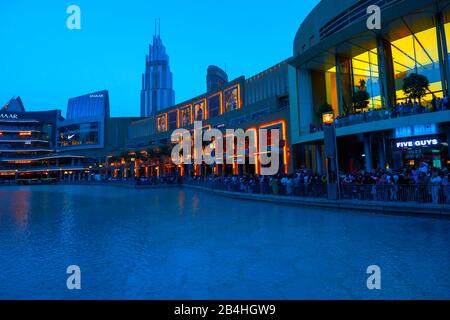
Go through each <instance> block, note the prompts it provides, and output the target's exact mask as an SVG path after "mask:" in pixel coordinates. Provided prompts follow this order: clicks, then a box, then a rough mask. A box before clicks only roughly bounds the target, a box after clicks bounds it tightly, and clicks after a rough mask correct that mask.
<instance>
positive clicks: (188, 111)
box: [180, 105, 193, 128]
mask: <svg viewBox="0 0 450 320" xmlns="http://www.w3.org/2000/svg"><path fill="white" fill-rule="evenodd" d="M192 119H193V114H192V106H190V105H189V106H187V107H183V108H181V109H180V125H181V127H182V128H185V127H187V126H189V125H191V124H192V122H193V121H192Z"/></svg>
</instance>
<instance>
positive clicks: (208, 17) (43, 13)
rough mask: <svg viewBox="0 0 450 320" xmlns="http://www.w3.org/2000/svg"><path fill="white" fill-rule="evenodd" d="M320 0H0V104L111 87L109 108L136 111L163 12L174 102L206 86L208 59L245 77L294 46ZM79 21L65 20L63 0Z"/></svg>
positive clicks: (45, 101)
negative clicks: (77, 25) (71, 24)
mask: <svg viewBox="0 0 450 320" xmlns="http://www.w3.org/2000/svg"><path fill="white" fill-rule="evenodd" d="M317 3H318V1H317V0H308V1H300V0H278V1H275V2H274V1H270V0H240V1H237V0H228V1H226V2H223V1H212V0H195V1H178V0H177V1H173V0H172V1H170V0H169V1H166V0H165V1H154V0H128V1H106V0H98V1H92V0H72V1H65V0H58V1H54V0H53V1H52V0H40V1H23V0H15V1H12V0H9V1H1V2H0V21H1V27H0V39H1V43H2V47H3V49H2V51H1V53H0V73H1V77H0V106H2V105H4V104H5V103H6V102H7V101H8V100H9V99H10V98H11V97H12V96H15V95H19V96H21V98H22V100H23V102H24V104H25V108H26V109H27V110H28V111H34V110H48V109H61V110H63V115H65V110H66V105H67V99H68V98H70V97H74V96H78V95H82V94H86V93H89V92H93V91H98V90H102V89H107V90H109V93H110V103H111V115H112V116H138V115H139V112H140V107H139V106H140V89H141V75H142V73H143V72H144V68H145V55H146V54H147V53H148V45H149V43H150V42H151V41H152V36H153V34H154V20H155V18H160V19H161V37H162V40H163V43H164V45H165V46H166V48H167V52H168V54H169V56H170V67H171V70H172V72H173V75H174V90H175V96H176V103H179V102H182V101H183V100H186V99H189V98H191V97H194V96H196V95H199V94H201V93H203V92H205V90H206V89H205V87H206V84H205V82H206V81H205V77H206V69H207V67H208V65H211V64H214V65H218V66H220V67H222V68H225V65H226V69H227V72H228V75H229V78H230V79H234V78H236V77H238V76H241V75H244V76H246V77H250V76H252V75H254V74H256V73H258V72H260V71H263V70H264V69H266V68H269V67H270V66H272V65H273V64H276V63H277V62H279V61H281V60H284V59H286V58H288V57H290V56H291V55H292V45H293V40H294V36H295V33H296V31H297V29H298V27H299V25H300V23H301V22H302V21H303V19H304V17H305V16H306V15H307V14H308V13H309V12H310V11H311V10H312V8H313V7H314V6H315V5H316V4H317ZM72 4H75V5H78V6H79V7H80V8H81V30H69V29H67V27H66V20H67V17H68V14H67V13H66V8H67V7H68V6H69V5H72Z"/></svg>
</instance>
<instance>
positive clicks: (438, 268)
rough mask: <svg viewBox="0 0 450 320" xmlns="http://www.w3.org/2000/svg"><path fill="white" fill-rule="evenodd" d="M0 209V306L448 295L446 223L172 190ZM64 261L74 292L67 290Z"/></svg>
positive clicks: (24, 197) (7, 195)
mask: <svg viewBox="0 0 450 320" xmlns="http://www.w3.org/2000/svg"><path fill="white" fill-rule="evenodd" d="M0 203H2V206H1V207H0V218H1V224H0V234H1V237H0V284H1V290H0V299H1V298H10V299H15V298H52V299H53V298H55V299H57V298H69V299H74V298H75V299H78V298H83V299H89V298H95V299H101V298H106V299H121V298H129V299H284V298H289V299H339V298H362V299H372V298H383V299H391V298H400V299H415V298H450V273H449V272H448V270H449V269H450V247H449V245H448V244H449V243H450V221H449V220H434V219H427V218H417V217H405V216H384V215H371V214H365V213H362V212H358V213H355V212H345V211H332V210H327V211H324V210H322V209H313V208H299V207H291V206H281V205H276V204H271V203H266V202H264V203H262V202H254V201H239V200H235V199H232V198H222V197H218V196H215V195H213V194H210V193H206V192H202V191H196V190H189V189H182V190H179V189H175V188H174V189H167V190H165V189H161V190H148V189H147V190H146V189H139V190H136V189H124V188H113V187H109V188H104V187H86V186H36V187H23V188H10V189H2V190H0ZM200 210H201V212H200ZM23 230H27V232H26V234H27V236H26V237H23V235H22V234H20V232H23ZM18 233H19V235H20V237H17V234H18ZM70 264H77V265H80V267H81V268H82V272H83V277H84V278H83V286H84V287H83V290H81V292H68V291H67V290H66V289H65V281H66V274H65V269H66V267H67V266H68V265H70ZM371 264H377V265H380V267H381V268H382V275H383V280H382V281H383V284H384V285H383V290H381V292H368V291H367V289H366V287H365V281H366V279H367V278H366V277H367V275H366V271H365V270H366V268H367V266H369V265H371ZM30 268H32V270H33V277H24V274H27V273H29V270H30Z"/></svg>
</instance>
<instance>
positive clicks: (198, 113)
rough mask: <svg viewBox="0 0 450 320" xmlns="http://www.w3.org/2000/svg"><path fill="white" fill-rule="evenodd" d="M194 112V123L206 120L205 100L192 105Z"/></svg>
mask: <svg viewBox="0 0 450 320" xmlns="http://www.w3.org/2000/svg"><path fill="white" fill-rule="evenodd" d="M194 112H195V113H194V114H195V116H194V119H195V121H203V120H206V119H208V110H207V109H206V103H205V100H202V101H199V102H196V103H194Z"/></svg>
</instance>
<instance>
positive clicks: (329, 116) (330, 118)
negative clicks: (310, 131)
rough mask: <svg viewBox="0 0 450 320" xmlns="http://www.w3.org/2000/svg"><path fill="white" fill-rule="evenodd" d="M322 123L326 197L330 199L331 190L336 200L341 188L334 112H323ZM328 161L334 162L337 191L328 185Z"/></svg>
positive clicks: (339, 196) (339, 195) (338, 197)
mask: <svg viewBox="0 0 450 320" xmlns="http://www.w3.org/2000/svg"><path fill="white" fill-rule="evenodd" d="M322 122H323V137H324V143H325V156H326V158H327V161H326V163H327V185H328V197H329V198H331V197H333V196H331V193H330V192H331V191H332V190H333V194H335V193H336V191H337V195H336V196H337V197H336V198H337V199H340V198H341V190H340V189H341V186H340V177H339V160H338V148H337V139H336V127H335V125H334V112H333V111H330V112H325V113H323V114H322ZM329 160H331V161H334V164H335V166H334V168H335V170H336V183H337V190H336V189H334V188H333V189H332V185H331V184H330V168H329V165H328V163H329Z"/></svg>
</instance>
